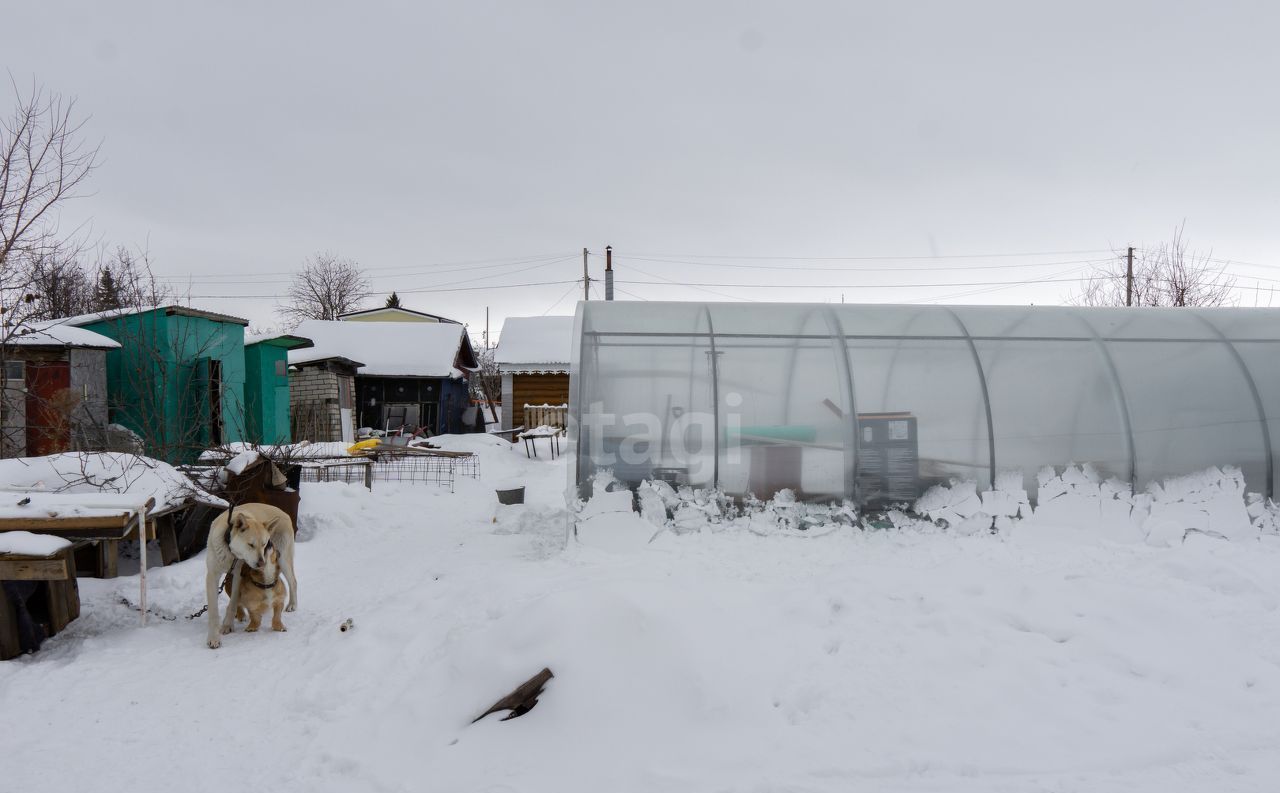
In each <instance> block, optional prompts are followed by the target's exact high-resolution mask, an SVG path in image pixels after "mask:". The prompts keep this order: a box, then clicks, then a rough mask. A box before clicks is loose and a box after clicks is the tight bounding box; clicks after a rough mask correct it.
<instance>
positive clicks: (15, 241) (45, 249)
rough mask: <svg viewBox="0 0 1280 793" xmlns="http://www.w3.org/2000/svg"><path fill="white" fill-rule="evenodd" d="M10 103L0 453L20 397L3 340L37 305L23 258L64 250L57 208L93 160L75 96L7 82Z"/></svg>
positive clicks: (0, 191)
mask: <svg viewBox="0 0 1280 793" xmlns="http://www.w3.org/2000/svg"><path fill="white" fill-rule="evenodd" d="M13 89H14V95H15V96H16V98H17V103H16V105H15V106H14V108H13V110H12V112H11V113H10V114H9V115H8V116H7V117H0V425H2V426H4V427H5V434H4V437H3V438H0V455H4V456H8V455H9V454H11V453H12V452H13V451H14V448H15V445H14V444H12V443H10V442H9V440H10V439H9V435H8V425H9V423H10V422H9V415H10V413H13V412H15V411H16V410H17V408H18V404H19V403H20V402H24V401H25V394H24V393H23V391H22V388H21V384H19V385H18V386H17V387H12V388H11V387H10V383H9V366H8V358H9V352H10V347H9V344H10V341H11V340H12V339H13V337H14V336H15V335H16V334H20V333H26V332H27V331H28V330H29V329H30V322H31V321H32V320H33V319H35V318H37V317H38V316H39V314H40V313H41V311H42V308H41V306H40V305H39V301H38V300H37V295H36V294H34V293H33V292H32V291H31V290H30V267H28V266H26V264H27V263H28V262H30V261H32V260H34V259H38V258H41V257H44V256H53V255H55V254H56V253H57V252H58V251H59V250H63V251H65V250H66V247H67V242H66V240H65V239H64V238H63V237H62V236H61V235H60V233H59V230H58V224H57V219H58V218H57V215H58V208H59V207H60V206H61V204H63V203H64V202H65V201H67V200H68V199H70V198H74V197H76V196H77V195H80V190H81V188H82V187H83V186H84V183H85V180H87V179H88V177H89V174H90V173H92V171H93V169H94V166H95V165H96V163H97V158H98V149H97V147H89V146H86V145H85V143H84V142H83V141H82V139H81V132H82V124H83V122H81V121H78V120H76V115H75V102H74V101H73V100H68V99H63V98H62V97H61V96H59V95H58V94H55V93H50V92H47V91H45V90H44V89H42V88H40V87H38V86H33V87H32V89H31V90H30V92H28V93H26V94H24V93H23V92H22V91H21V90H20V89H19V88H18V87H17V85H16V84H14V85H13Z"/></svg>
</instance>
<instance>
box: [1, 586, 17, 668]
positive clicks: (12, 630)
mask: <svg viewBox="0 0 1280 793" xmlns="http://www.w3.org/2000/svg"><path fill="white" fill-rule="evenodd" d="M19 652H20V647H19V645H18V617H17V614H16V613H15V609H14V607H13V605H12V604H11V603H9V596H8V595H6V594H5V592H4V587H2V586H0V661H7V660H8V659H10V658H16V657H17V656H18V653H19Z"/></svg>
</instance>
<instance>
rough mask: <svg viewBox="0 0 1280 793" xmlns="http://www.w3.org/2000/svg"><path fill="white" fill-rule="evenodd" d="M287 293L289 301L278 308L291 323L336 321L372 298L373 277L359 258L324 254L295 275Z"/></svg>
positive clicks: (285, 321) (287, 322)
mask: <svg viewBox="0 0 1280 793" xmlns="http://www.w3.org/2000/svg"><path fill="white" fill-rule="evenodd" d="M287 295H288V299H289V302H288V303H286V304H285V305H282V306H278V307H277V308H276V312H277V313H278V314H280V316H281V318H282V319H283V321H284V323H285V324H286V325H287V326H289V327H292V326H294V325H297V324H298V323H299V322H302V321H303V320H308V319H330V320H332V319H337V318H338V317H339V316H341V315H342V314H346V313H348V312H351V311H354V310H355V309H357V308H359V306H360V304H361V303H362V302H363V301H364V300H365V299H366V298H367V297H369V279H368V278H366V277H365V276H364V273H363V272H362V271H361V270H360V265H358V264H357V263H356V262H355V261H353V260H351V259H344V258H341V257H338V256H334V255H333V254H331V253H321V254H317V255H316V256H314V257H312V258H311V259H309V260H308V261H307V266H306V267H305V268H304V269H303V270H302V272H300V273H297V274H296V275H294V277H293V283H291V284H290V285H289V291H288V293H287Z"/></svg>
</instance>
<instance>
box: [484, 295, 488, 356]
mask: <svg viewBox="0 0 1280 793" xmlns="http://www.w3.org/2000/svg"><path fill="white" fill-rule="evenodd" d="M484 351H485V352H488V351H489V307H488V306H485V307H484Z"/></svg>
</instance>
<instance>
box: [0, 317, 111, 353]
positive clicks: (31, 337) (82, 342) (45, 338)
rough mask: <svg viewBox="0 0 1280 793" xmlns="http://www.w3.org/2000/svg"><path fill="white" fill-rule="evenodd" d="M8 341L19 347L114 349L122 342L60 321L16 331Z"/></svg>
mask: <svg viewBox="0 0 1280 793" xmlns="http://www.w3.org/2000/svg"><path fill="white" fill-rule="evenodd" d="M8 343H9V344H10V345H11V346H17V347H81V348H88V349H94V350H114V349H117V348H119V346H120V342H118V341H116V340H115V339H109V338H107V337H106V336H103V335H102V334H101V333H94V332H93V331H91V330H86V329H85V328H77V327H73V326H71V325H63V324H61V323H59V322H49V323H45V324H43V325H37V326H36V327H34V328H30V329H27V330H25V332H19V333H16V334H14V335H13V336H12V337H10V338H9V342H8Z"/></svg>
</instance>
